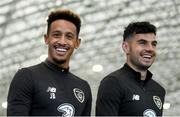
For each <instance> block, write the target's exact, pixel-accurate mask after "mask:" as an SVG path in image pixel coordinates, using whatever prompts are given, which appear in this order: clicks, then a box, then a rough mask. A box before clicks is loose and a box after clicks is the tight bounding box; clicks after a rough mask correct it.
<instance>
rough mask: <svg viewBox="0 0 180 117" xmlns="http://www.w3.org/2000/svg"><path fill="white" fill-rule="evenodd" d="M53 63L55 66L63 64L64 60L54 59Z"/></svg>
mask: <svg viewBox="0 0 180 117" xmlns="http://www.w3.org/2000/svg"><path fill="white" fill-rule="evenodd" d="M53 61H54V62H55V63H57V64H63V63H65V62H66V59H56V58H53Z"/></svg>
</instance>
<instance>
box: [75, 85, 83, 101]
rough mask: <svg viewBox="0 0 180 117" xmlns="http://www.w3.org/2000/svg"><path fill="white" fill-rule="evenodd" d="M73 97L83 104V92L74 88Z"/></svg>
mask: <svg viewBox="0 0 180 117" xmlns="http://www.w3.org/2000/svg"><path fill="white" fill-rule="evenodd" d="M73 92H74V95H75V97H76V98H77V100H78V101H79V102H81V103H83V102H84V92H83V91H82V90H81V89H78V88H74V89H73Z"/></svg>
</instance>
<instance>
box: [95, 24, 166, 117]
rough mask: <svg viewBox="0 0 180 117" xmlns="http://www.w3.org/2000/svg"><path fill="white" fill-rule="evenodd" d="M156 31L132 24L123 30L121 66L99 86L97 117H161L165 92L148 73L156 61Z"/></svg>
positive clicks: (152, 27) (146, 25) (142, 25)
mask: <svg viewBox="0 0 180 117" xmlns="http://www.w3.org/2000/svg"><path fill="white" fill-rule="evenodd" d="M156 45H157V41H156V27H155V26H154V25H152V24H150V23H149V22H133V23H130V24H129V25H128V26H127V27H126V28H125V30H124V35H123V43H122V48H123V50H124V52H125V53H126V58H127V59H126V63H125V64H124V66H123V67H122V68H121V69H119V70H117V71H115V72H112V73H111V74H109V75H107V76H106V77H105V78H104V79H103V80H102V81H101V84H100V86H99V91H98V96H97V101H96V115H97V116H145V117H155V116H161V115H162V111H163V103H164V97H165V89H164V88H163V87H162V86H160V85H159V84H158V83H157V82H156V81H154V80H153V79H152V76H153V74H152V73H151V72H150V71H149V70H148V69H149V67H150V66H151V65H152V64H153V62H154V60H155V57H156Z"/></svg>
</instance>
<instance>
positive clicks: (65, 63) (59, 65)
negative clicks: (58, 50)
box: [48, 57, 69, 69]
mask: <svg viewBox="0 0 180 117" xmlns="http://www.w3.org/2000/svg"><path fill="white" fill-rule="evenodd" d="M48 61H50V62H51V63H53V64H54V65H56V66H58V67H60V68H64V69H67V68H69V63H68V62H67V61H65V62H62V63H61V62H56V61H54V60H52V59H51V58H49V57H48Z"/></svg>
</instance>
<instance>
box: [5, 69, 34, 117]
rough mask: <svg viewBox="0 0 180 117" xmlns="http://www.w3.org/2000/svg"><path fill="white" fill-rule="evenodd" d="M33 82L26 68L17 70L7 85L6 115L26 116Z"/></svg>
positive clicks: (29, 105) (28, 110)
mask: <svg viewBox="0 0 180 117" xmlns="http://www.w3.org/2000/svg"><path fill="white" fill-rule="evenodd" d="M32 85H33V83H32V79H31V74H30V71H29V70H28V69H21V70H19V71H18V72H17V73H16V74H15V76H14V78H13V80H12V82H11V84H10V87H9V92H8V98H7V101H8V107H7V116H28V115H29V112H30V107H31V98H32V89H33V86H32Z"/></svg>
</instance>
